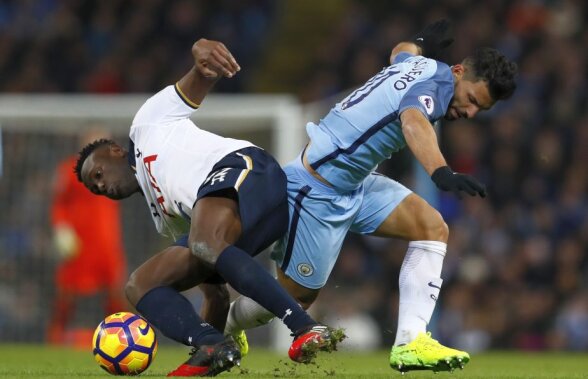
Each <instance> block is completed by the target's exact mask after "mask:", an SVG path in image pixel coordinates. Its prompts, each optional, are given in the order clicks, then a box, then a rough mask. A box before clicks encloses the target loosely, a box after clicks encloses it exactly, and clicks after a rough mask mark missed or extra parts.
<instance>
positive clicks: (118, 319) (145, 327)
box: [92, 312, 157, 375]
mask: <svg viewBox="0 0 588 379" xmlns="http://www.w3.org/2000/svg"><path fill="white" fill-rule="evenodd" d="M92 344H93V347H94V358H95V359H96V362H98V364H99V365H100V367H102V368H103V369H104V370H106V371H107V372H109V373H110V374H113V375H137V374H140V373H142V372H143V371H145V370H147V367H149V365H150V364H151V362H153V358H155V354H156V353H157V339H156V338H155V331H154V330H153V327H152V326H151V325H149V323H148V322H147V320H145V319H144V318H143V317H141V316H138V315H136V314H133V313H129V312H119V313H115V314H112V315H110V316H108V317H106V318H105V319H104V320H103V321H102V322H101V323H100V325H98V327H97V328H96V331H95V332H94V337H93V339H92Z"/></svg>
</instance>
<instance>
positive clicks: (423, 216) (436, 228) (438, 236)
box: [418, 207, 449, 243]
mask: <svg viewBox="0 0 588 379" xmlns="http://www.w3.org/2000/svg"><path fill="white" fill-rule="evenodd" d="M418 214H419V216H418V217H419V229H420V234H421V236H420V237H419V238H418V239H419V240H426V241H440V242H445V243H446V242H447V239H448V238H449V227H448V226H447V224H446V223H445V220H443V216H441V213H439V212H438V211H437V210H436V209H434V208H432V207H429V208H428V209H427V211H426V212H420V213H418Z"/></svg>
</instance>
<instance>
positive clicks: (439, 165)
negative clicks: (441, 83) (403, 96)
mask: <svg viewBox="0 0 588 379" xmlns="http://www.w3.org/2000/svg"><path fill="white" fill-rule="evenodd" d="M400 120H401V122H402V133H403V134H404V139H405V140H406V144H407V145H408V147H409V148H410V150H411V151H412V153H413V154H414V156H415V157H416V159H417V160H418V161H419V162H420V163H421V165H422V166H423V167H424V168H425V170H426V171H427V173H428V174H429V175H431V179H432V180H433V182H435V184H436V185H437V187H438V188H439V189H440V190H443V191H451V192H453V193H454V194H456V195H457V196H458V197H459V198H461V194H462V192H465V193H467V194H468V195H470V196H476V195H479V196H481V197H486V187H485V186H484V184H482V183H480V182H478V181H477V180H476V179H475V178H474V177H472V176H470V175H464V174H459V173H456V172H453V170H451V168H450V167H449V166H448V165H447V162H446V161H445V158H444V157H443V154H441V150H440V149H439V144H438V143H437V135H436V134H435V130H434V129H433V126H432V125H431V123H430V122H429V120H427V118H426V117H425V115H423V113H422V112H420V111H419V110H417V109H415V108H409V109H407V110H405V111H404V112H402V114H401V115H400Z"/></svg>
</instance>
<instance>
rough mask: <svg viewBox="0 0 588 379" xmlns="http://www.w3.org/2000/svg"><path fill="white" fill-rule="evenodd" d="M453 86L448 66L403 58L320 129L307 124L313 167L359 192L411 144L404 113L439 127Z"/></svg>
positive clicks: (337, 107) (335, 110) (347, 100)
mask: <svg viewBox="0 0 588 379" xmlns="http://www.w3.org/2000/svg"><path fill="white" fill-rule="evenodd" d="M453 88H454V81H453V75H452V73H451V69H450V68H449V66H447V65H446V64H444V63H442V62H438V61H435V60H433V59H428V58H425V57H422V56H413V55H411V54H408V53H400V54H398V55H397V56H396V58H395V60H394V63H393V64H392V65H391V66H388V67H386V68H384V69H383V70H382V71H380V72H379V73H378V74H377V75H376V76H374V77H373V78H371V79H370V80H368V81H367V82H366V83H365V84H364V85H363V86H362V87H360V88H359V89H357V90H356V91H354V92H353V93H351V94H350V95H349V96H347V97H346V98H345V99H343V101H341V102H340V103H338V104H337V105H335V107H334V108H333V109H331V111H330V112H329V113H328V114H327V116H326V117H325V118H324V119H322V120H321V121H320V122H319V124H318V125H316V124H314V123H309V124H308V125H307V126H306V131H307V133H308V136H309V137H310V139H311V141H312V143H311V145H310V146H309V147H308V149H307V158H308V161H309V163H310V165H311V166H312V168H313V169H314V170H316V171H317V172H318V173H319V174H320V175H321V176H322V177H323V178H325V179H326V180H327V181H329V182H330V183H331V184H333V185H334V186H335V187H337V188H339V189H342V190H353V189H355V188H357V187H358V186H359V185H360V184H361V182H362V181H363V180H364V179H365V178H366V177H367V176H368V175H369V174H370V172H372V171H374V170H375V169H376V167H377V166H378V164H380V162H382V161H383V160H385V159H388V158H390V156H391V155H392V153H394V152H396V151H398V150H400V149H402V148H404V147H405V146H406V141H405V139H404V135H403V134H402V129H401V123H400V114H401V113H402V112H403V111H404V110H405V109H407V108H416V109H418V110H420V111H421V112H422V113H423V114H424V115H425V116H426V117H427V118H428V119H429V121H431V123H433V122H435V121H437V120H438V119H440V118H441V117H443V116H444V115H445V112H446V111H447V107H448V105H449V102H450V100H451V98H452V97H453Z"/></svg>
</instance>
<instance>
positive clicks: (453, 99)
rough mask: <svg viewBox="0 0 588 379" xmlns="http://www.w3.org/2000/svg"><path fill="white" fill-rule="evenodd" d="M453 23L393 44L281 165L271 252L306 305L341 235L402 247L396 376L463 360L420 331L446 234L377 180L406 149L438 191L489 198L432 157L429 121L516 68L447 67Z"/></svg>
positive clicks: (249, 306)
mask: <svg viewBox="0 0 588 379" xmlns="http://www.w3.org/2000/svg"><path fill="white" fill-rule="evenodd" d="M447 33H448V22H447V21H440V22H437V23H434V24H432V25H430V26H428V27H427V28H425V29H424V30H423V31H422V32H421V33H419V34H418V35H417V36H415V38H414V39H413V40H412V41H411V42H402V43H400V44H398V45H396V46H395V47H394V49H393V50H392V54H391V57H390V63H391V65H390V66H388V67H385V68H384V69H383V70H382V71H381V72H379V73H378V74H377V75H375V76H374V77H373V78H371V79H370V80H368V81H367V83H365V84H364V85H363V86H361V87H360V88H359V89H357V90H356V91H354V92H353V93H351V94H350V95H349V96H347V97H346V98H345V99H344V100H343V101H341V102H340V103H338V104H337V105H336V106H335V107H334V108H333V109H331V111H330V112H329V113H328V114H327V115H326V117H325V118H323V119H322V120H321V121H320V122H319V123H318V125H317V124H314V123H309V124H308V125H307V127H306V130H307V133H308V136H309V137H310V141H309V143H308V145H307V147H306V148H305V149H304V151H303V152H302V154H301V155H300V156H299V157H298V158H297V159H296V160H294V161H293V162H291V163H290V164H288V165H287V166H286V167H285V169H284V171H285V172H286V175H287V177H288V197H289V204H290V227H289V233H288V235H286V237H285V238H284V239H283V240H282V241H281V243H280V244H279V245H278V248H277V249H276V250H275V251H274V252H273V256H274V259H276V261H277V263H278V270H277V271H278V278H279V280H280V282H281V283H282V285H283V286H284V287H285V288H286V289H288V291H289V292H290V293H291V294H292V295H293V296H294V297H295V298H296V299H297V300H298V301H299V303H300V304H301V305H303V307H305V308H308V307H309V306H310V305H311V304H312V303H313V301H314V300H315V299H316V297H317V295H318V293H319V291H320V289H321V288H322V287H323V286H324V285H325V283H326V281H327V279H328V277H329V274H330V272H331V270H332V268H333V266H334V264H335V262H336V260H337V257H338V254H339V251H340V249H341V245H342V243H343V239H344V237H345V235H346V234H347V232H348V231H351V232H355V233H362V234H371V235H376V236H383V237H394V238H402V239H404V240H407V241H409V244H408V251H407V253H406V256H405V258H404V262H403V265H402V268H401V271H400V278H399V290H400V309H399V319H398V329H397V334H396V341H395V343H394V346H393V348H392V351H391V354H390V365H391V366H392V367H393V368H394V369H397V370H399V371H402V372H404V371H408V370H422V369H429V370H434V371H440V370H453V369H454V368H456V367H460V368H463V365H464V364H465V363H467V362H468V361H469V355H468V354H467V353H466V352H462V351H458V350H455V349H450V348H447V347H445V346H443V345H441V344H439V343H438V342H437V341H436V340H434V339H432V338H431V336H430V334H429V333H427V331H426V327H427V324H428V323H429V320H430V319H431V315H432V313H433V309H434V307H435V303H436V301H437V299H438V297H439V291H440V289H441V284H442V282H443V281H442V279H441V268H442V264H443V259H444V256H445V253H446V249H447V238H448V233H449V232H448V228H447V225H446V224H445V222H444V221H443V218H442V217H441V215H440V214H439V212H437V211H436V210H435V209H434V208H433V207H431V206H430V205H429V204H428V203H427V202H426V201H425V200H423V199H422V198H420V197H419V196H417V195H416V194H414V193H412V192H411V191H410V190H409V189H407V188H406V187H404V186H403V185H401V184H400V183H397V182H395V181H393V180H391V179H389V178H387V177H385V176H383V175H379V174H377V173H375V172H374V170H375V169H376V167H377V166H378V164H379V163H381V162H382V161H384V160H385V159H388V158H390V157H391V155H392V154H393V153H394V152H396V151H398V150H400V149H403V148H404V147H406V146H408V147H409V149H410V150H411V151H412V152H413V153H414V155H415V157H416V159H417V160H418V161H419V162H420V163H421V164H422V166H423V167H424V168H425V170H426V171H427V172H428V173H429V174H430V175H431V179H432V180H433V182H435V184H436V185H437V187H439V188H440V189H441V190H444V191H453V192H455V193H457V194H458V195H460V193H461V192H465V193H467V194H468V195H471V196H475V195H480V196H482V197H484V196H485V193H486V191H485V187H484V185H483V184H481V183H479V182H478V181H477V180H476V179H475V178H473V177H471V176H469V175H464V174H459V173H456V172H453V170H451V168H449V167H448V166H447V163H446V161H445V158H444V157H443V155H442V154H441V151H440V150H439V146H438V144H437V137H436V134H435V130H434V128H433V123H434V122H435V121H437V120H439V119H441V118H445V119H446V120H454V119H458V118H471V117H474V115H476V114H477V113H478V112H479V111H483V110H487V109H489V108H491V107H492V106H493V105H494V104H495V102H496V101H498V100H503V99H506V98H508V97H510V96H511V94H512V93H513V91H514V90H515V82H514V76H515V74H516V65H515V64H514V63H512V62H509V61H508V60H507V59H506V58H505V57H504V56H503V55H502V54H500V53H499V52H498V51H496V50H494V49H481V50H478V51H476V52H475V53H474V54H473V55H471V56H469V57H467V58H466V59H465V60H464V61H462V62H461V63H459V64H456V65H454V66H451V67H450V66H448V65H446V64H445V63H443V62H440V61H436V60H434V59H430V58H434V57H435V56H436V54H437V53H438V52H439V51H440V49H442V48H444V47H446V46H448V45H449V44H450V43H451V41H452V39H450V38H449V37H448V34H447ZM269 316H270V315H269V314H268V312H267V311H265V310H263V308H261V307H259V306H257V305H256V304H254V303H253V302H251V301H250V300H249V299H246V298H243V297H240V298H238V299H237V300H236V302H234V303H233V304H232V305H231V310H230V312H229V319H228V321H227V329H228V330H229V331H234V330H236V329H239V328H248V327H252V326H255V325H256V322H257V320H263V319H267V318H268V317H269Z"/></svg>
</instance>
